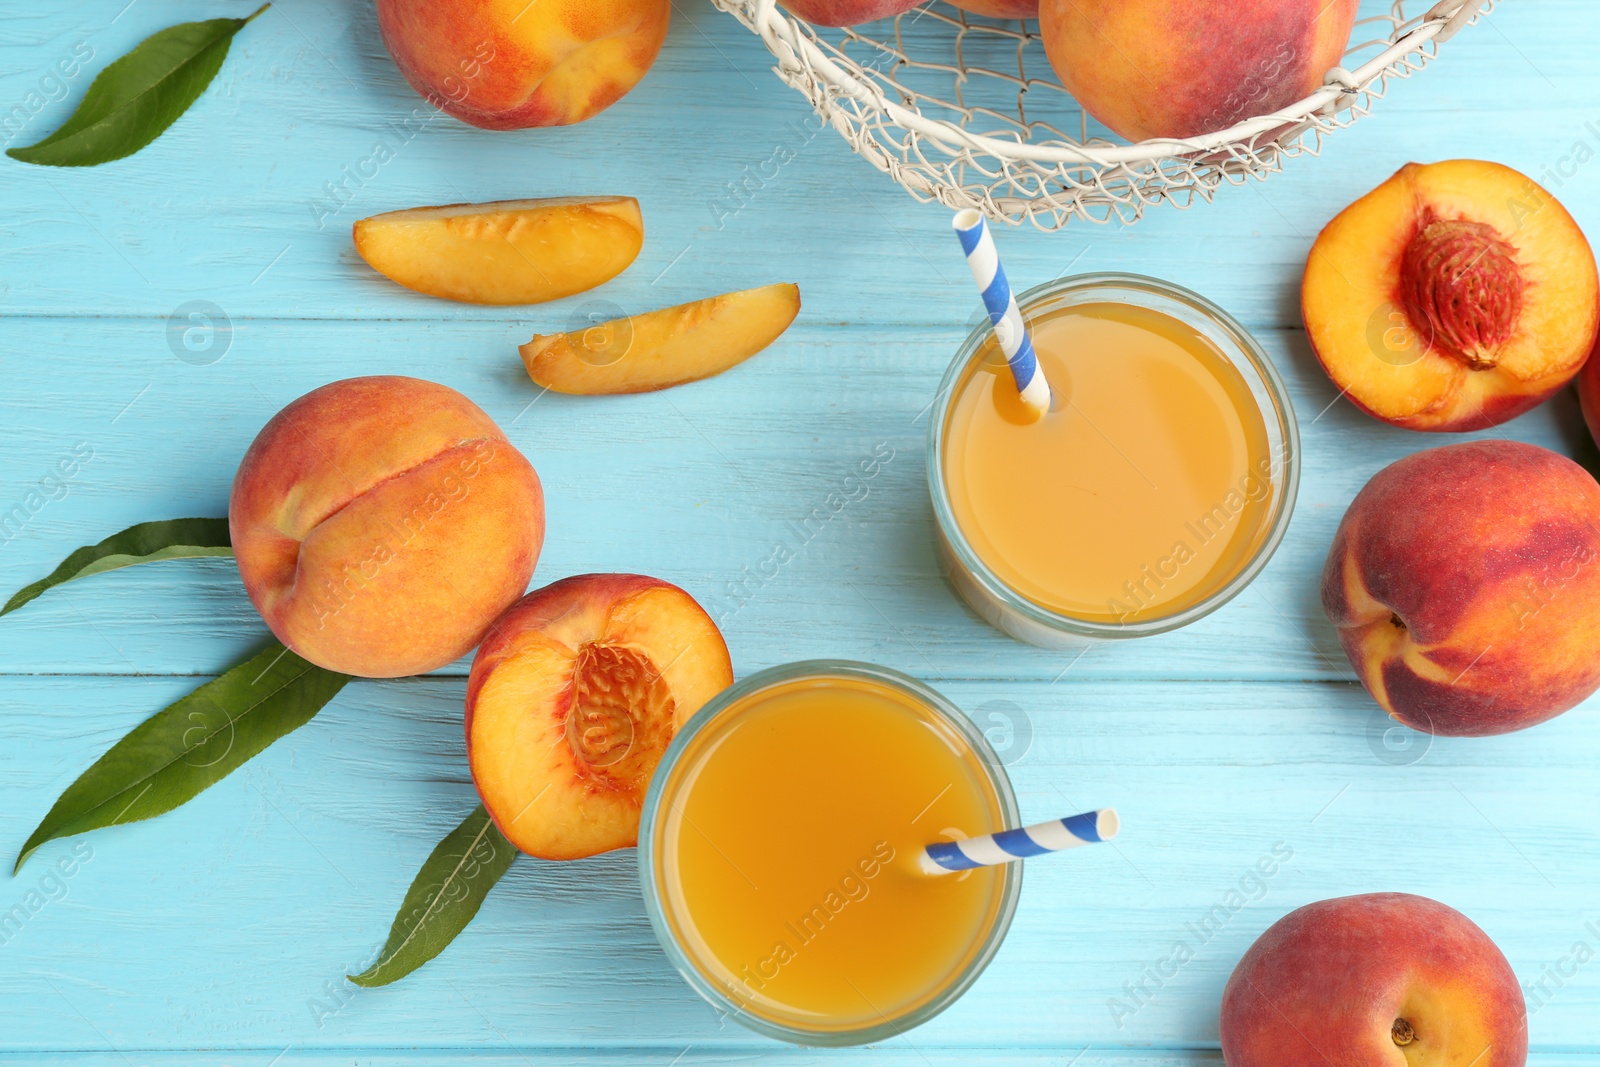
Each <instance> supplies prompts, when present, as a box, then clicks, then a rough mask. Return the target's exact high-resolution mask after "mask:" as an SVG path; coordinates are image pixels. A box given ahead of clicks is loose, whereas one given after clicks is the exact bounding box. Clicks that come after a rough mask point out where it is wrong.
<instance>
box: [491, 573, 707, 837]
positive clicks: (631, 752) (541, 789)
mask: <svg viewBox="0 0 1600 1067" xmlns="http://www.w3.org/2000/svg"><path fill="white" fill-rule="evenodd" d="M731 684H733V664H732V662H731V661H730V660H729V658H728V646H727V644H726V643H725V642H724V641H723V640H722V634H721V632H720V631H718V630H717V626H716V623H714V622H712V621H711V617H710V616H709V615H707V614H706V613H705V610H704V609H703V608H701V607H700V605H699V604H698V603H696V602H695V600H694V598H693V597H691V596H690V595H689V594H688V593H685V592H684V591H683V590H682V589H679V588H678V587H677V586H675V585H672V584H670V583H668V582H663V581H660V580H659V579H656V578H647V577H644V576H643V575H638V574H582V575H578V576H576V577H573V578H565V579H562V580H561V581H559V582H556V583H554V584H553V585H548V586H546V587H545V588H543V589H539V590H536V591H535V592H532V593H529V594H528V595H527V596H525V597H523V598H522V599H521V600H519V601H518V602H517V603H516V604H514V605H512V607H511V608H510V609H509V610H508V611H507V612H506V613H505V614H504V615H502V616H501V617H500V618H499V620H498V621H497V622H496V623H495V625H494V627H493V628H492V629H491V630H490V633H489V637H488V639H487V640H485V641H484V643H483V645H482V647H481V648H479V649H478V655H477V657H476V658H475V659H474V660H473V661H472V673H471V675H470V676H469V677H468V679H467V759H468V762H469V763H470V764H471V767H472V780H473V782H474V783H475V784H476V785H477V787H478V795H479V796H481V797H482V798H483V806H484V808H485V809H486V810H487V811H488V812H489V816H490V817H491V818H492V819H494V822H495V825H496V826H498V827H499V828H500V832H501V833H503V834H505V835H506V837H507V838H508V839H509V840H510V841H511V843H512V844H514V845H516V846H517V847H518V848H520V849H521V850H522V851H524V852H526V853H528V854H529V855H531V856H538V857H540V858H541V859H551V860H567V859H577V858H579V857H582V856H593V855H595V854H597V853H600V852H609V851H610V850H612V849H616V848H627V847H629V846H631V845H634V844H636V843H637V841H638V836H639V813H640V809H641V808H642V806H643V804H644V794H645V789H646V787H647V786H649V784H650V776H651V775H652V774H653V773H654V772H655V769H656V764H657V763H659V762H660V760H661V755H662V753H663V752H665V751H666V748H667V745H668V743H669V742H671V740H672V737H673V735H674V734H675V733H676V732H677V731H678V730H679V729H680V728H681V727H682V726H683V724H684V723H685V722H687V721H688V719H689V716H691V715H693V714H694V713H695V712H697V711H699V710H700V708H701V706H702V705H704V704H705V702H706V701H707V700H709V699H711V697H712V696H714V695H715V694H717V693H719V692H721V691H722V690H723V689H726V688H727V687H728V686H729V685H731Z"/></svg>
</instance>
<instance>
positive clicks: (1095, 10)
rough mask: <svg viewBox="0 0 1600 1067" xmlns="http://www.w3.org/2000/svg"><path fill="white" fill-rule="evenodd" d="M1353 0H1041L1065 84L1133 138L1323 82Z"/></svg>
mask: <svg viewBox="0 0 1600 1067" xmlns="http://www.w3.org/2000/svg"><path fill="white" fill-rule="evenodd" d="M1358 6H1359V0H1042V2H1041V3H1040V5H1039V29H1040V32H1041V33H1042V34H1043V36H1044V47H1045V54H1046V55H1047V56H1048V57H1049V59H1050V65H1051V66H1052V67H1054V68H1055V72H1056V76H1057V77H1059V78H1060V79H1061V84H1062V85H1064V86H1066V88H1067V91H1068V92H1070V93H1071V94H1072V95H1073V96H1075V97H1077V99H1078V103H1080V104H1082V105H1083V107H1084V108H1085V110H1087V111H1088V112H1089V113H1090V114H1091V115H1093V116H1094V117H1095V118H1097V119H1099V120H1100V121H1101V122H1103V123H1105V124H1106V125H1107V126H1108V127H1110V128H1111V129H1112V130H1113V131H1115V132H1116V133H1119V134H1121V135H1122V136H1123V137H1126V138H1128V139H1129V140H1130V141H1143V140H1146V139H1148V138H1151V137H1195V136H1199V135H1200V134H1203V133H1212V132H1214V131H1216V130H1223V129H1227V128H1228V127H1229V126H1232V125H1233V124H1234V123H1236V122H1240V121H1242V120H1244V119H1247V118H1250V117H1251V116H1254V115H1262V114H1266V113H1268V112H1272V111H1277V110H1279V109H1280V108H1284V107H1287V106H1288V105H1290V104H1292V103H1294V102H1295V101H1296V100H1300V99H1302V98H1304V97H1306V96H1308V95H1310V94H1311V93H1312V92H1314V91H1316V90H1317V89H1318V88H1319V87H1320V86H1321V85H1322V78H1323V75H1324V74H1326V73H1327V71H1328V70H1329V69H1330V68H1332V67H1334V66H1337V65H1338V64H1339V61H1340V58H1341V57H1342V56H1343V55H1344V50H1345V47H1346V46H1347V45H1348V44H1349V41H1350V29H1351V27H1352V26H1353V25H1354V24H1355V17H1356V8H1357V7H1358Z"/></svg>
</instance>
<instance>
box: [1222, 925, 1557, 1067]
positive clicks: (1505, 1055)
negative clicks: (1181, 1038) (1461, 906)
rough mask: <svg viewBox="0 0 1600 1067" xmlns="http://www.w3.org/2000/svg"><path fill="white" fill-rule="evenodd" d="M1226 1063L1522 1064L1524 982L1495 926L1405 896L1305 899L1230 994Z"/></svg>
mask: <svg viewBox="0 0 1600 1067" xmlns="http://www.w3.org/2000/svg"><path fill="white" fill-rule="evenodd" d="M1221 1029H1222V1055H1223V1058H1224V1059H1225V1060H1226V1061H1227V1063H1228V1067H1290V1065H1293V1067H1301V1065H1302V1064H1305V1065H1310V1064H1324V1063H1326V1064H1335V1063H1336V1064H1338V1065H1339V1067H1394V1065H1396V1064H1440V1065H1444V1064H1460V1065H1462V1067H1467V1065H1469V1064H1470V1065H1471V1067H1522V1065H1523V1064H1524V1063H1526V1062H1527V1059H1528V1033H1527V1027H1526V1023H1525V1005H1524V1003H1523V999H1522V988H1521V987H1520V986H1519V985H1518V984H1517V977H1516V975H1515V974H1513V973H1512V971H1511V965H1510V964H1508V963H1507V962H1506V958H1505V956H1504V955H1502V954H1501V952H1500V950H1499V948H1497V947H1496V946H1495V943H1494V942H1493V941H1491V940H1489V935H1487V934H1485V933H1484V932H1483V931H1482V930H1480V929H1479V928H1478V927H1477V925H1476V924H1474V923H1473V922H1472V920H1471V919H1468V918H1467V917H1466V916H1465V915H1462V914H1461V913H1460V912H1459V911H1456V910H1455V909H1454V908H1450V907H1446V906H1445V905H1443V904H1440V903H1439V902H1438V901H1436V900H1429V899H1428V898H1427V897H1419V896H1412V895H1411V894H1409V893H1364V894H1362V895H1360V896H1351V897H1337V898H1335V899H1333V900H1322V901H1318V902H1317V903H1315V904H1307V905H1306V906H1305V907H1303V908H1299V909H1297V910H1295V911H1292V912H1290V913H1289V914H1288V915H1285V916H1284V917H1283V918H1282V919H1279V920H1278V921H1277V922H1276V923H1274V924H1273V925H1272V926H1271V927H1270V928H1269V929H1268V930H1267V931H1266V933H1264V934H1262V935H1261V936H1260V937H1259V938H1258V939H1257V940H1256V943H1255V944H1253V945H1251V946H1250V948H1249V950H1248V951H1246V952H1245V954H1244V957H1243V958H1242V959H1241V960H1240V961H1239V965H1238V966H1237V967H1236V968H1234V971H1233V975H1232V977H1230V978H1229V979H1228V985H1227V987H1226V988H1225V989H1224V990H1223V993H1222V1026H1221Z"/></svg>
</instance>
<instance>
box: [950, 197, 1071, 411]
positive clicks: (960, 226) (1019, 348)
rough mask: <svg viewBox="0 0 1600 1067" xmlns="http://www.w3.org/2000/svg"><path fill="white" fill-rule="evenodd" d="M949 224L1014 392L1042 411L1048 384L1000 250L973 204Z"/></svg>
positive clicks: (1047, 404)
mask: <svg viewBox="0 0 1600 1067" xmlns="http://www.w3.org/2000/svg"><path fill="white" fill-rule="evenodd" d="M952 224H953V225H954V226H955V229H956V236H957V237H959V238H960V239H961V250H962V251H963V252H965V253H966V254H967V266H968V267H969V268H970V269H971V271H972V280H973V281H975V282H977V283H978V291H979V292H980V293H982V294H983V306H984V307H986V308H988V309H989V321H990V322H991V323H993V324H994V332H995V337H996V339H998V340H999V342H1000V351H1001V352H1003V353H1004V354H1005V357H1006V362H1007V363H1008V364H1010V365H1011V376H1012V377H1013V378H1015V379H1016V381H1017V392H1019V393H1021V394H1022V400H1023V402H1024V403H1026V404H1027V405H1028V406H1029V407H1031V408H1033V409H1034V410H1035V411H1037V412H1039V413H1041V414H1043V413H1044V412H1046V411H1049V410H1050V385H1049V383H1047V382H1046V381H1045V380H1044V372H1043V371H1041V370H1040V369H1039V358H1038V357H1037V356H1036V355H1034V352H1033V338H1032V337H1029V336H1028V328H1027V326H1025V325H1023V322H1022V309H1021V308H1019V307H1017V298H1016V297H1014V296H1012V295H1011V283H1010V282H1008V281H1006V271H1005V268H1004V267H1002V266H1001V265H1000V254H999V253H998V252H996V251H995V247H994V238H993V237H991V236H990V235H989V226H988V224H987V223H985V222H984V221H983V215H982V214H981V213H980V212H978V211H977V210H976V209H975V208H970V207H969V208H963V209H962V210H960V211H958V212H956V217H955V219H954V220H953V222H952Z"/></svg>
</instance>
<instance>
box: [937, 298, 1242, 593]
mask: <svg viewBox="0 0 1600 1067" xmlns="http://www.w3.org/2000/svg"><path fill="white" fill-rule="evenodd" d="M1029 328H1030V331H1031V333H1032V335H1033V343H1034V348H1035V349H1036V350H1037V352H1038V355H1039V364H1040V366H1041V367H1042V368H1043V370H1044V375H1045V378H1046V380H1047V381H1048V382H1049V383H1050V387H1051V390H1052V392H1053V393H1054V394H1055V405H1054V407H1053V409H1052V410H1051V411H1050V412H1049V413H1048V414H1046V415H1045V416H1043V417H1042V418H1037V419H1033V418H1031V417H1030V416H1029V415H1028V413H1027V412H1026V411H1025V410H1024V408H1023V407H1022V404H1021V401H1020V400H1019V399H1018V397H1017V390H1016V386H1015V385H1014V384H1013V382H1012V380H1011V376H1010V371H1009V370H1008V369H1007V367H1006V365H1005V362H1004V359H1003V357H1002V356H1000V354H999V352H998V349H997V348H996V347H995V346H994V345H993V342H992V341H991V342H990V344H989V346H987V348H986V351H988V352H989V355H988V356H987V357H986V358H984V359H982V360H981V361H980V362H979V364H978V366H977V367H976V369H975V370H974V371H973V372H972V373H970V374H969V375H968V376H967V377H966V378H965V380H963V381H960V382H958V383H957V385H956V390H957V393H956V397H955V399H954V402H953V403H952V404H951V406H950V411H949V414H948V417H947V422H946V424H945V443H944V455H943V460H944V477H945V485H946V488H947V490H948V493H949V499H950V505H951V509H952V511H953V512H954V515H955V519H956V524H957V525H958V526H959V527H960V529H961V532H962V533H963V534H964V535H965V537H966V539H967V542H968V543H969V544H970V545H971V546H972V549H973V551H974V552H976V553H977V555H978V557H979V558H980V559H981V560H983V562H984V563H985V564H986V565H988V567H989V568H990V569H991V570H992V571H994V573H995V574H996V575H997V576H998V577H999V578H1000V579H1001V580H1002V581H1004V582H1005V584H1006V585H1008V586H1010V587H1011V588H1012V589H1014V590H1016V591H1017V592H1019V593H1021V594H1022V595H1023V596H1025V597H1027V598H1028V599H1030V600H1033V601H1034V602H1036V603H1038V604H1041V605H1043V606H1045V607H1047V608H1050V609H1052V610H1054V611H1057V612H1059V613H1061V614H1063V615H1069V616H1072V617H1075V618H1081V619H1086V620H1089V621H1096V622H1130V621H1135V620H1142V619H1147V618H1155V617H1160V616H1164V615H1170V614H1172V613H1174V612H1177V611H1181V610H1183V609H1184V608H1186V607H1189V606H1190V605H1192V604H1194V603H1196V602H1198V601H1200V600H1202V599H1204V598H1205V597H1206V596H1207V595H1209V594H1210V593H1212V592H1214V591H1216V590H1217V589H1218V588H1219V587H1221V586H1223V585H1225V584H1226V583H1227V581H1228V580H1229V579H1230V578H1232V577H1233V576H1234V575H1235V574H1237V573H1238V572H1239V571H1240V570H1241V569H1242V568H1243V567H1244V566H1245V564H1246V563H1247V562H1248V561H1249V560H1250V558H1251V556H1252V555H1253V554H1254V551H1255V549H1256V547H1257V546H1258V545H1259V544H1260V543H1261V541H1262V540H1263V539H1264V538H1265V536H1266V533H1267V521H1268V517H1269V508H1268V504H1267V500H1268V498H1269V496H1270V494H1271V488H1272V483H1271V480H1270V476H1271V474H1272V465H1271V456H1270V452H1269V444H1268V439H1267V430H1266V425H1265V422H1264V420H1263V418H1262V415H1261V411H1260V408H1259V407H1258V405H1257V403H1256V401H1255V400H1254V399H1253V397H1252V396H1251V393H1250V387H1249V384H1248V383H1247V382H1246V381H1245V379H1244V377H1243V376H1242V375H1241V374H1240V373H1239V371H1238V370H1237V369H1236V368H1235V367H1234V366H1233V365H1232V364H1231V363H1230V362H1229V361H1228V359H1227V358H1226V357H1225V356H1224V355H1223V354H1222V353H1221V352H1219V351H1218V350H1217V349H1216V348H1215V347H1214V346H1213V345H1212V343H1211V342H1210V341H1209V340H1208V339H1207V338H1205V337H1204V336H1202V335H1201V334H1200V333H1198V332H1197V331H1195V330H1194V329H1193V328H1192V327H1190V326H1188V325H1187V324H1185V323H1183V322H1180V321H1179V320H1177V319H1175V318H1173V317H1172V316H1170V315H1166V314H1163V313H1162V312H1159V311H1152V310H1149V309H1146V308H1139V307H1133V306H1129V305H1124V304H1113V303H1093V304H1083V305H1079V306H1076V307H1071V308H1066V309H1061V310H1059V311H1054V312H1051V313H1048V314H1046V315H1044V316H1041V317H1040V318H1039V319H1038V320H1030V322H1029Z"/></svg>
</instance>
